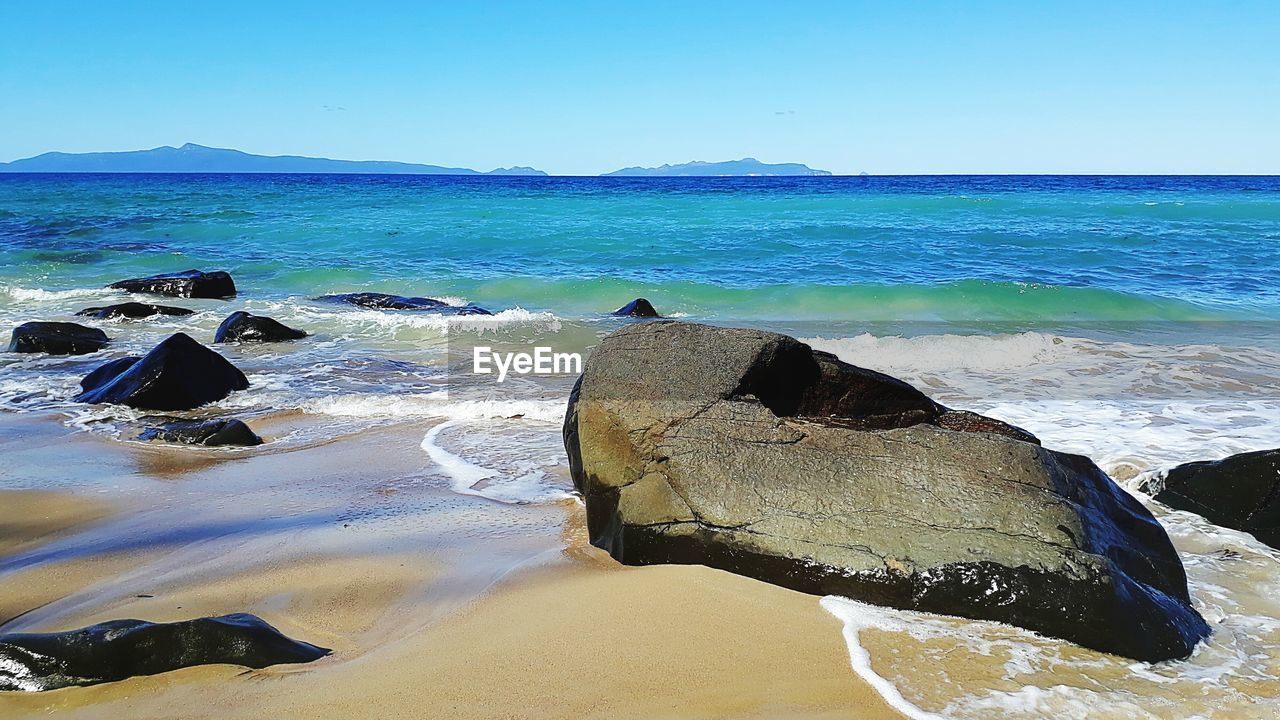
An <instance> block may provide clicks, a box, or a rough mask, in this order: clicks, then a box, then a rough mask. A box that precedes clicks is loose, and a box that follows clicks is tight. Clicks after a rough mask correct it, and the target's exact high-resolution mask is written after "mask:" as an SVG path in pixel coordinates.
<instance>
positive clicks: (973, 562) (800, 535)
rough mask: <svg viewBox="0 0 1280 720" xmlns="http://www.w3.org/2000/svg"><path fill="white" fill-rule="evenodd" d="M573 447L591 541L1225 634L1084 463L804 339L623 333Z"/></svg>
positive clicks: (1161, 536) (999, 605) (1126, 634)
mask: <svg viewBox="0 0 1280 720" xmlns="http://www.w3.org/2000/svg"><path fill="white" fill-rule="evenodd" d="M564 435H565V447H566V450H567V451H568V455H569V463H570V469H571V472H572V475H573V479H574V484H575V485H576V487H577V489H578V490H579V492H581V493H582V496H583V498H584V500H585V503H586V509H587V526H588V531H589V534H590V537H591V541H592V543H593V544H595V545H597V546H598V547H601V548H603V549H605V550H607V551H609V552H610V553H611V554H612V555H613V556H614V557H615V558H617V559H618V560H620V561H621V562H624V563H628V564H651V563H697V564H704V565H708V566H711V567H716V568H721V569H724V570H728V571H731V572H735V573H739V574H743V575H748V576H751V577H756V578H759V579H762V580H765V581H768V582H772V583H775V584H779V585H783V586H786V587H790V588H793V589H797V590H801V591H804V592H810V593H818V594H838V595H844V596H847V597H851V598H855V599H859V600H863V601H867V602H872V603H876V604H881V605H888V606H892V607H899V608H908V609H916V610H923V611H929V612H938V613H946V614H952V615H959V616H963V617H969V618H976V619H985V620H996V621H1001V622H1006V623H1010V624H1013V625H1018V626H1021V627H1025V628H1029V629H1032V630H1036V631H1039V632H1041V633H1044V634H1047V635H1051V636H1055V637H1060V638H1065V639H1067V640H1071V641H1073V642H1077V643H1079V644H1081V645H1085V646H1087V647H1091V648H1095V649H1098V650H1103V651H1106V652H1111V653H1116V654H1120V655H1126V656H1129V657H1133V658H1138V659H1141V660H1150V661H1156V660H1165V659H1170V658H1179V657H1185V656H1186V655H1188V654H1189V653H1190V652H1191V650H1192V648H1193V647H1194V646H1195V644H1196V642H1197V641H1199V640H1200V639H1201V638H1203V637H1204V636H1205V635H1207V634H1208V632H1209V630H1208V626H1207V625H1206V624H1205V623H1204V621H1203V620H1202V619H1201V618H1200V616H1199V615H1198V614H1197V613H1196V611H1195V610H1193V609H1192V608H1191V606H1190V602H1189V598H1188V594H1187V585H1186V576H1185V573H1184V571H1183V568H1182V564H1181V562H1180V561H1179V560H1178V556H1177V554H1176V552H1175V551H1174V549H1173V547H1172V545H1171V544H1170V542H1169V539H1168V536H1167V535H1166V534H1165V532H1164V529H1163V528H1162V527H1161V526H1160V524H1159V523H1158V522H1156V520H1155V519H1154V518H1153V517H1152V516H1151V514H1150V513H1149V512H1148V511H1147V510H1146V509H1145V508H1144V507H1143V506H1142V505H1141V504H1140V503H1139V502H1138V501H1137V500H1135V499H1134V498H1132V497H1131V496H1130V495H1128V494H1127V493H1125V492H1124V491H1123V490H1121V489H1120V488H1118V487H1117V486H1116V485H1115V484H1114V483H1113V482H1112V481H1111V479H1110V478H1108V477H1107V476H1106V474H1104V473H1103V472H1102V471H1101V470H1099V469H1098V468H1097V467H1096V466H1095V465H1094V464H1093V463H1092V462H1091V461H1090V460H1088V459H1087V458H1084V457H1081V456H1077V455H1068V454H1065V453H1059V452H1054V451H1052V450H1047V449H1045V448H1043V447H1041V446H1040V445H1039V443H1038V441H1037V440H1036V439H1035V438H1034V437H1033V436H1031V435H1030V434H1029V433H1026V432H1025V431H1023V430H1020V429H1018V428H1015V427H1012V426H1010V425H1008V424H1006V423H1003V422H1000V421H998V420H995V419H992V418H987V417H983V416H981V415H976V414H974V413H966V412H963V411H954V410H950V409H949V408H946V407H944V406H942V405H940V404H938V403H936V402H934V401H932V400H931V399H929V398H928V397H927V396H925V395H924V394H923V393H920V392H919V391H918V390H916V389H915V388H913V387H911V386H910V385H908V384H906V383H903V382H901V381H899V380H896V379H894V378H891V377H889V376H887V375H883V374H880V373H876V372H873V371H871V370H866V369H863V368H858V367H855V366H852V365H849V364H846V363H843V362H841V361H839V360H838V359H836V358H835V357H834V356H831V355H829V354H826V353H820V352H815V351H813V350H812V349H811V348H809V347H808V346H807V345H805V344H803V343H800V342H799V341H797V340H794V339H792V338H789V337H786V336H783V335H777V334H773V333H768V332H761V331H754V330H735V329H724V328H713V327H708V326H703V325H694V324H687V323H674V322H669V321H656V322H652V323H643V324H637V325H632V326H628V327H626V328H623V329H621V330H619V331H617V332H615V333H613V334H612V335H610V336H608V337H607V338H605V339H604V340H603V341H602V342H601V344H600V345H599V347H598V348H597V349H596V351H595V353H594V354H593V355H592V357H591V358H590V360H589V361H588V363H587V366H586V368H585V372H584V373H583V376H582V377H581V378H580V379H579V381H578V386H577V387H576V388H575V390H574V394H573V396H572V397H571V398H570V402H569V408H568V412H567V414H566V418H565V427H564Z"/></svg>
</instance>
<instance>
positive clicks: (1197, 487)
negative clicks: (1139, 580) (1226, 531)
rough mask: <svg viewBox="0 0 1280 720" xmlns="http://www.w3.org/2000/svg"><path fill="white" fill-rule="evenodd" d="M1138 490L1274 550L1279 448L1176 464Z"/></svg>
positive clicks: (1278, 528) (1278, 542)
mask: <svg viewBox="0 0 1280 720" xmlns="http://www.w3.org/2000/svg"><path fill="white" fill-rule="evenodd" d="M1142 491H1143V492H1145V493H1148V494H1150V495H1151V496H1152V497H1154V498H1155V499H1156V500H1159V501H1160V502H1162V503H1164V504H1165V505H1168V506H1169V507H1172V508H1177V509H1179V510H1186V511H1188V512H1193V513H1196V514H1198V515H1201V516H1203V517H1204V518H1205V519H1206V520H1208V521H1209V522H1211V523H1213V524H1215V525H1222V526H1223V527H1229V528H1234V529H1236V530H1242V531H1244V532H1247V533H1249V534H1250V535H1253V536H1254V537H1255V538H1257V539H1258V541H1259V542H1263V543H1266V544H1267V545H1270V546H1271V547H1273V548H1280V449H1276V450H1259V451H1257V452H1249V453H1242V454H1239V455H1232V456H1231V457H1228V458H1224V459H1222V460H1214V461H1202V462H1193V463H1187V464H1185V465H1179V466H1178V467H1175V468H1173V469H1172V470H1170V471H1168V472H1167V473H1165V474H1164V475H1163V476H1157V477H1155V478H1154V479H1152V480H1149V481H1148V482H1147V483H1146V484H1145V485H1144V486H1143V488H1142Z"/></svg>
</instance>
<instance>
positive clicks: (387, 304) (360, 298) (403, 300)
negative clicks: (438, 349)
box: [316, 292, 493, 315]
mask: <svg viewBox="0 0 1280 720" xmlns="http://www.w3.org/2000/svg"><path fill="white" fill-rule="evenodd" d="M316 300H318V301H320V302H327V303H337V304H345V305H355V306H356V307H362V308H368V309H370V310H429V311H431V312H438V313H441V314H444V315H492V314H493V313H491V312H489V311H488V310H485V309H484V308H482V307H479V306H477V305H473V304H471V303H467V304H466V305H450V304H449V303H447V302H445V301H443V300H436V299H435V298H427V297H404V296H403V295H388V294H386V293H375V292H359V293H339V294H337V295H321V296H320V297H318V298H316Z"/></svg>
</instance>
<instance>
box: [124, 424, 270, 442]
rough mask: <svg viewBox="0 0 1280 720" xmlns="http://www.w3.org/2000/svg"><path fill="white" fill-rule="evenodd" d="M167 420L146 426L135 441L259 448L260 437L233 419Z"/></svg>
mask: <svg viewBox="0 0 1280 720" xmlns="http://www.w3.org/2000/svg"><path fill="white" fill-rule="evenodd" d="M167 420H168V421H167V422H165V423H164V424H162V425H159V426H157V427H149V428H147V429H146V430H143V431H142V434H141V435H139V436H138V439H139V440H161V441H163V442H170V443H178V444H180V445H205V446H208V447H219V446H222V445H244V446H254V445H261V444H262V438H261V437H258V435H257V433H255V432H254V431H253V430H251V429H249V426H248V425H245V424H244V422H242V421H240V420H237V419H235V418H227V419H220V420H180V419H167Z"/></svg>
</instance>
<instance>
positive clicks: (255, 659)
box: [0, 613, 329, 692]
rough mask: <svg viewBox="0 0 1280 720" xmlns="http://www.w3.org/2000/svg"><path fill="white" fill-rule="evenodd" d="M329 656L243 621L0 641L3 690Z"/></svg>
mask: <svg viewBox="0 0 1280 720" xmlns="http://www.w3.org/2000/svg"><path fill="white" fill-rule="evenodd" d="M328 654H329V651H328V649H326V648H322V647H317V646H315V645H311V644H310V643H305V642H300V641H297V640H291V639H289V638H288V637H285V636H284V635H283V634H282V633H281V632H280V631H279V630H276V629H275V628H273V627H271V626H270V625H268V624H267V623H266V622H264V621H263V620H262V619H261V618H258V617H255V616H253V615H247V614H243V613H240V614H236V615H223V616H221V617H207V618H198V619H196V620H185V621H182V622H175V623H151V622H146V621H143V620H112V621H110V622H104V623H100V624H98V625H91V626H89V627H86V628H81V629H79V630H68V631H66V632H56V633H10V634H7V635H0V690H24V691H27V692H38V691H42V690H55V689H57V688H62V687H68V686H72V685H96V684H98V683H104V682H114V681H116V680H124V679H125V678H128V677H133V676H135V675H155V674H157V673H162V672H169V671H170V670H177V669H179V668H185V667H191V666H193V665H213V664H228V665H242V666H244V667H250V668H264V667H267V666H269V665H280V664H284V663H304V662H311V661H312V660H317V659H319V658H321V657H324V656H325V655H328Z"/></svg>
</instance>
